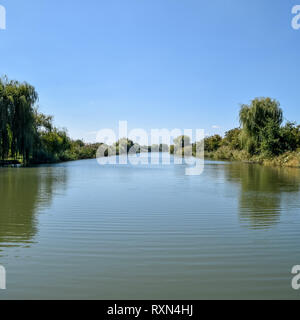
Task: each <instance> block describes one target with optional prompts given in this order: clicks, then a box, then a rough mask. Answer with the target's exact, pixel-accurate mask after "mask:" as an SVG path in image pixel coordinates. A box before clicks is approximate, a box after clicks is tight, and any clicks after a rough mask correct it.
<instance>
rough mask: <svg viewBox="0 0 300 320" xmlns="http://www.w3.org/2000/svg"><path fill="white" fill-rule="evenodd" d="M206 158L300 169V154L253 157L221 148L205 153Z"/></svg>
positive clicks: (245, 152)
mask: <svg viewBox="0 0 300 320" xmlns="http://www.w3.org/2000/svg"><path fill="white" fill-rule="evenodd" d="M205 157H206V158H207V159H212V160H227V161H240V162H248V163H257V164H262V165H267V166H279V167H289V168H300V152H299V151H293V152H292V151H289V152H285V153H283V154H281V155H278V156H268V157H267V156H263V155H251V154H249V153H248V152H247V151H245V150H233V149H230V148H228V147H220V148H219V149H218V150H216V151H212V152H205Z"/></svg>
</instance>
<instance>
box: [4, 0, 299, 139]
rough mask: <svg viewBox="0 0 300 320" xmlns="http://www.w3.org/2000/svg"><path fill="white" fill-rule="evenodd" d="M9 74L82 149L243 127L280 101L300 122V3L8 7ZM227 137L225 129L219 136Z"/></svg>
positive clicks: (180, 1)
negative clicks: (149, 134) (106, 141)
mask: <svg viewBox="0 0 300 320" xmlns="http://www.w3.org/2000/svg"><path fill="white" fill-rule="evenodd" d="M0 4H1V5H4V6H5V7H6V11H7V30H5V31H3V30H0V74H1V75H4V74H7V75H8V76H9V78H13V79H18V80H21V81H23V80H26V81H27V82H29V83H31V84H33V85H34V86H35V87H36V89H37V91H38V92H39V96H40V110H41V111H42V112H44V113H47V114H52V115H54V116H55V124H56V125H58V126H60V127H66V128H68V131H69V134H70V135H71V136H72V137H74V138H84V139H85V140H86V141H92V139H93V134H92V132H94V131H97V130H100V129H102V128H116V127H117V125H118V121H119V120H127V121H128V123H129V128H144V129H146V130H149V129H150V128H168V129H172V128H182V129H183V128H191V129H195V128H204V129H205V130H206V133H208V134H212V133H221V134H222V133H223V132H224V131H226V130H228V129H230V128H233V127H235V126H238V111H239V106H240V104H242V103H248V102H249V101H250V100H251V99H252V98H254V97H259V96H271V97H273V98H276V99H278V100H279V101H280V102H281V105H282V107H283V109H284V113H285V117H286V118H287V119H289V120H293V121H299V122H300V108H299V105H300V97H299V69H300V59H299V56H300V30H298V31H296V30H293V29H292V27H291V20H292V18H293V15H292V14H291V10H292V7H293V6H294V5H296V4H300V0H293V1H291V0H273V1H271V0H251V1H250V0H247V1H246V0H209V1H208V0H206V1H202V0H86V1H79V0H51V1H50V0H26V1H24V0H0ZM213 126H215V127H220V128H213Z"/></svg>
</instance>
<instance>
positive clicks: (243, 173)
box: [225, 163, 300, 229]
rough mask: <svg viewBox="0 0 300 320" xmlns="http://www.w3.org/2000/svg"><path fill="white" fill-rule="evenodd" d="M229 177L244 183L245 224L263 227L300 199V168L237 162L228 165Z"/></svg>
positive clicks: (241, 203)
mask: <svg viewBox="0 0 300 320" xmlns="http://www.w3.org/2000/svg"><path fill="white" fill-rule="evenodd" d="M225 168H226V177H227V180H228V181H230V182H235V183H238V184H239V185H240V187H241V190H240V194H239V211H240V220H241V224H242V225H246V226H247V227H249V228H251V229H264V228H269V227H271V226H273V225H274V224H276V223H278V222H279V219H280V215H281V213H282V212H283V211H284V210H286V209H287V208H288V207H289V205H291V202H293V201H298V202H299V190H300V170H299V169H293V168H279V167H278V168H277V167H266V166H260V165H252V164H250V165H248V164H242V163H234V164H230V165H227V166H225Z"/></svg>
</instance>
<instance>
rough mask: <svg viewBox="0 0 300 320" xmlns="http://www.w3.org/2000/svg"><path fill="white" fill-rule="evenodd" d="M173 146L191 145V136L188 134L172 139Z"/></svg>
mask: <svg viewBox="0 0 300 320" xmlns="http://www.w3.org/2000/svg"><path fill="white" fill-rule="evenodd" d="M174 145H175V148H184V147H187V146H189V145H191V138H190V137H188V136H179V137H177V138H175V139H174Z"/></svg>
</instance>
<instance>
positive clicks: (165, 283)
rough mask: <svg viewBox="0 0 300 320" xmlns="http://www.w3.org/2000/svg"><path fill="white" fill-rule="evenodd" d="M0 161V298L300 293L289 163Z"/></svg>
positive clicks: (296, 182)
mask: <svg viewBox="0 0 300 320" xmlns="http://www.w3.org/2000/svg"><path fill="white" fill-rule="evenodd" d="M184 169H185V167H184V166H178V165H176V166H175V165H170V166H149V167H145V166H130V165H128V166H99V165H98V164H97V162H96V160H86V161H77V162H70V163H65V164H58V165H50V166H40V167H36V168H28V169H22V168H20V169H4V168H2V169H0V264H2V265H4V266H5V267H6V270H7V290H5V291H4V290H0V299H7V298H14V299H36V298H38V299H77V298H78V299H79V298H80V299H177V298H178V299H210V298H212V299H220V298H221V299H232V298H239V299H246V298H247V299H252V298H253V299H254V298H256V299H260V298H266V299H277V298H278V299H279V298H283V299H285V298H292V299H300V291H298V292H297V291H294V290H293V289H292V288H291V279H292V275H291V269H292V266H294V265H296V264H300V171H299V170H297V169H279V168H266V167H260V166H254V165H245V164H238V163H235V164H233V163H222V162H209V161H208V162H206V164H205V171H204V173H203V174H202V175H201V176H194V177H191V176H190V177H189V176H185V175H184Z"/></svg>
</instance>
